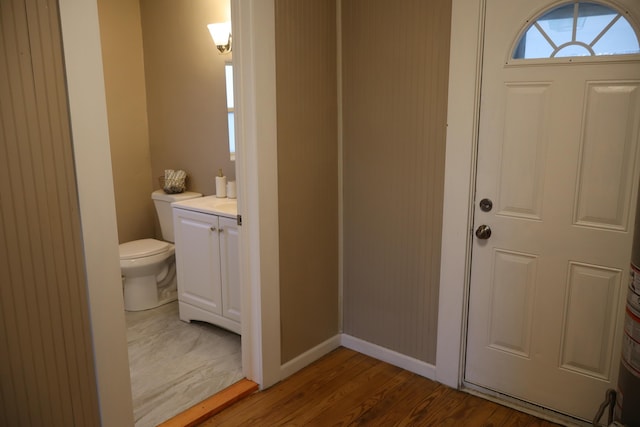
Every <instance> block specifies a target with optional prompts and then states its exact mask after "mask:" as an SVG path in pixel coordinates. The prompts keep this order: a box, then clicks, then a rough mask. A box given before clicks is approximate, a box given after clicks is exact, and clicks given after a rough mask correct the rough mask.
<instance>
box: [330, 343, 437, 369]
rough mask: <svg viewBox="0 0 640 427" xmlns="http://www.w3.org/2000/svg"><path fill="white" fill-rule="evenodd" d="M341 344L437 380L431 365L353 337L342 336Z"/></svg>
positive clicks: (433, 367)
mask: <svg viewBox="0 0 640 427" xmlns="http://www.w3.org/2000/svg"><path fill="white" fill-rule="evenodd" d="M340 343H341V344H342V346H344V347H346V348H349V349H351V350H354V351H357V352H359V353H362V354H366V355H367V356H369V357H373V358H374V359H378V360H382V361H383V362H387V363H389V364H391V365H394V366H397V367H398V368H402V369H405V370H407V371H409V372H413V373H414V374H418V375H420V376H423V377H425V378H428V379H430V380H435V379H436V367H435V366H433V365H432V364H430V363H426V362H423V361H421V360H418V359H414V358H413V357H409V356H406V355H404V354H400V353H398V352H396V351H393V350H389V349H388V348H384V347H381V346H379V345H377V344H372V343H370V342H367V341H364V340H361V339H360V338H356V337H353V336H351V335H347V334H342V336H341V339H340Z"/></svg>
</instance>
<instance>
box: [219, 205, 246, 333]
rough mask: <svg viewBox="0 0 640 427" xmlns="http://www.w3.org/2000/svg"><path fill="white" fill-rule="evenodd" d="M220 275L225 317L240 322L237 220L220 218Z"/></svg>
mask: <svg viewBox="0 0 640 427" xmlns="http://www.w3.org/2000/svg"><path fill="white" fill-rule="evenodd" d="M220 229H221V233H220V273H221V276H222V309H223V315H224V316H225V317H227V318H229V319H232V320H235V321H237V322H240V301H241V288H240V265H239V263H238V249H239V248H238V240H239V239H238V237H239V236H238V225H237V223H236V220H234V219H230V218H224V217H220Z"/></svg>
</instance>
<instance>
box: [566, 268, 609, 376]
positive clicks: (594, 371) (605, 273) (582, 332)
mask: <svg viewBox="0 0 640 427" xmlns="http://www.w3.org/2000/svg"><path fill="white" fill-rule="evenodd" d="M620 284H621V271H620V270H618V269H613V268H607V267H602V266H596V265H588V264H581V263H577V262H571V263H569V273H568V284H567V296H566V300H565V316H564V325H563V336H562V347H561V366H562V367H563V368H565V369H569V370H572V371H576V372H579V373H582V374H587V375H592V376H595V377H598V378H603V379H608V377H609V372H610V366H611V357H612V354H611V350H610V349H611V346H612V342H613V338H614V337H613V334H614V330H615V322H616V313H617V301H618V292H619V288H620Z"/></svg>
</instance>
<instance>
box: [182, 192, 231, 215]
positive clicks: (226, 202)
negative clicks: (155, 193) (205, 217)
mask: <svg viewBox="0 0 640 427" xmlns="http://www.w3.org/2000/svg"><path fill="white" fill-rule="evenodd" d="M171 206H173V207H174V208H180V209H187V210H190V211H195V212H202V213H205V214H214V215H222V216H226V217H230V218H233V217H235V216H236V215H237V214H238V201H237V200H236V199H227V198H218V197H216V196H205V197H198V198H196V199H190V200H185V201H184V202H174V203H172V204H171Z"/></svg>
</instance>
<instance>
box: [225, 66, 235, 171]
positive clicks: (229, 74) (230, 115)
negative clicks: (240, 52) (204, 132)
mask: <svg viewBox="0 0 640 427" xmlns="http://www.w3.org/2000/svg"><path fill="white" fill-rule="evenodd" d="M224 75H225V80H226V88H227V126H228V127H229V153H231V160H232V161H235V159H236V128H235V120H234V111H233V65H232V64H231V62H226V63H225V64H224Z"/></svg>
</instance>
